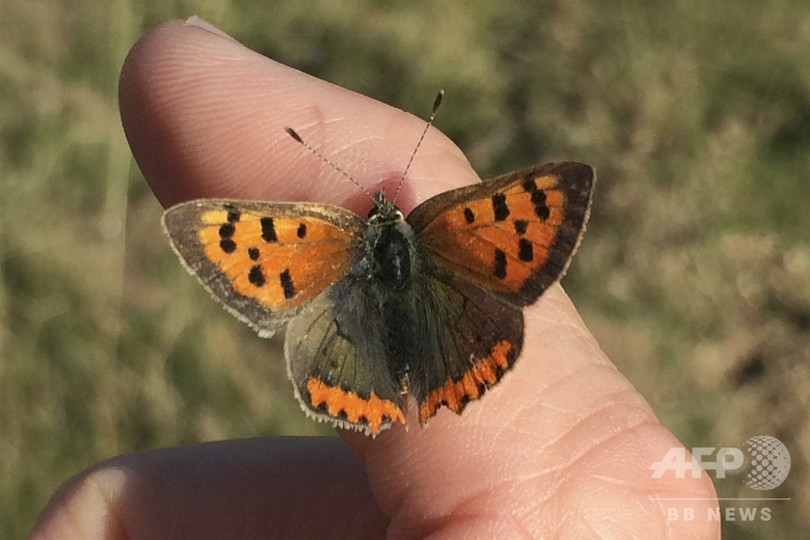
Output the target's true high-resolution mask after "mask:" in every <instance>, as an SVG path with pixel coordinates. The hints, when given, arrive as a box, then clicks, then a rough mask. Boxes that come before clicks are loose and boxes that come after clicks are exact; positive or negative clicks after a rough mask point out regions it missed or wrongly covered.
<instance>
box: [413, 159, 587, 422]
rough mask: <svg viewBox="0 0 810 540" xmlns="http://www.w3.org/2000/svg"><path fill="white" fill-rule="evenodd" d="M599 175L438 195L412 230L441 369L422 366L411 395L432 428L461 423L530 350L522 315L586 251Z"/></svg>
mask: <svg viewBox="0 0 810 540" xmlns="http://www.w3.org/2000/svg"><path fill="white" fill-rule="evenodd" d="M593 181H594V173H593V169H592V168H591V167H589V166H588V165H583V164H579V163H560V164H548V165H543V166H538V167H534V168H531V169H528V170H526V171H521V172H516V173H512V174H508V175H504V176H501V177H499V178H496V179H493V180H489V181H486V182H484V183H482V184H478V185H474V186H469V187H465V188H461V189H457V190H453V191H449V192H447V193H443V194H441V195H438V196H436V197H434V198H432V199H430V200H428V201H426V202H425V203H423V204H421V205H420V206H418V207H417V208H416V209H415V210H414V211H413V212H412V213H411V214H410V215H409V216H408V220H407V221H408V223H409V224H410V225H411V226H412V227H413V229H414V231H415V232H416V235H417V237H418V238H419V247H420V249H421V250H422V252H423V257H424V259H425V260H428V261H432V262H434V263H435V264H436V266H435V267H434V268H433V269H431V271H430V272H429V273H428V278H427V279H428V280H429V282H428V284H427V285H425V286H424V289H426V291H428V292H427V293H423V294H422V296H424V297H426V298H439V299H440V300H438V301H435V302H432V303H429V304H428V305H427V306H424V307H423V308H422V310H423V312H425V313H428V314H429V315H428V317H426V319H427V320H439V321H445V322H444V323H443V324H442V325H440V326H439V327H437V328H435V329H433V328H428V329H427V330H426V331H425V332H426V334H427V335H431V333H433V334H436V336H435V337H432V338H431V339H430V341H433V342H435V344H436V345H435V350H436V352H435V353H434V358H436V360H435V361H430V362H419V361H417V362H415V364H416V365H414V366H412V373H411V377H410V389H411V393H412V394H413V395H414V398H415V399H416V401H417V403H418V404H419V418H420V421H422V422H425V421H426V420H428V419H429V418H430V417H431V416H433V415H434V414H436V411H437V410H438V408H439V407H441V406H447V407H448V408H449V409H451V410H453V411H454V412H456V413H461V411H462V410H463V409H464V407H465V406H466V404H467V403H468V402H469V401H471V400H474V399H477V398H479V397H481V395H482V394H483V393H484V392H485V391H486V389H488V388H490V387H491V386H493V385H494V384H496V383H497V382H498V381H499V380H500V379H501V377H502V376H503V374H504V373H505V372H506V371H508V370H509V369H510V368H511V367H512V365H513V363H514V362H515V360H516V359H517V358H518V356H519V354H520V351H521V349H522V347H523V313H522V310H521V308H522V306H525V305H528V304H531V303H532V302H534V301H535V300H536V299H537V298H538V297H539V296H540V295H541V294H542V293H543V292H544V291H545V290H546V288H548V286H549V285H551V284H552V283H554V282H555V281H556V280H558V279H559V278H560V277H561V276H562V274H563V273H564V272H565V269H566V268H567V267H568V263H569V261H570V259H571V256H572V255H573V253H574V251H575V250H576V248H577V246H578V245H579V241H580V238H581V236H582V233H583V231H584V228H585V223H586V221H587V218H588V211H589V209H590V201H591V191H592V188H593Z"/></svg>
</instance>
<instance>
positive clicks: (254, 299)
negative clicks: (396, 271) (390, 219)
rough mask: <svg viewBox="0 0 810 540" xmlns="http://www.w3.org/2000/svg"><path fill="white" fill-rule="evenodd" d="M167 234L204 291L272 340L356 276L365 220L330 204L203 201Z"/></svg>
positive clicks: (176, 212)
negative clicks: (342, 279)
mask: <svg viewBox="0 0 810 540" xmlns="http://www.w3.org/2000/svg"><path fill="white" fill-rule="evenodd" d="M163 228H164V230H165V231H166V233H167V234H168V235H169V237H170V238H171V241H172V245H173V247H174V249H175V251H176V252H177V254H178V255H179V256H180V258H181V260H182V261H183V263H184V264H185V266H186V267H187V268H188V269H189V271H190V272H191V273H192V274H194V275H196V276H197V277H198V278H199V280H200V282H201V283H202V284H203V286H204V287H205V288H206V289H208V291H209V292H211V294H213V295H214V296H215V297H216V298H218V299H219V300H220V301H221V302H222V303H223V304H224V305H225V306H226V308H227V309H228V311H230V312H231V313H233V314H234V315H235V316H236V317H237V318H239V319H240V320H242V321H244V322H246V323H248V324H249V325H251V326H252V327H253V328H254V329H256V330H257V331H258V332H259V333H260V334H261V335H263V336H265V337H269V336H270V335H272V334H273V333H274V332H275V330H276V329H277V328H278V327H279V326H281V325H282V324H284V323H285V322H286V321H288V320H289V319H290V318H292V317H293V316H294V315H295V314H296V313H298V311H300V309H301V308H302V306H304V305H305V304H306V303H307V302H308V301H310V300H312V299H313V298H315V297H316V296H317V295H318V294H320V293H321V292H322V291H323V290H324V289H326V288H327V287H328V286H329V285H331V284H332V283H333V282H334V281H336V280H337V279H339V278H340V277H341V276H342V275H344V274H345V273H346V272H348V271H349V269H350V268H351V266H352V264H353V263H354V262H355V260H356V258H357V257H358V256H359V255H358V252H357V250H358V249H359V242H360V240H361V238H362V231H363V230H364V229H365V221H364V220H363V219H361V218H360V217H358V216H357V215H355V214H354V213H352V212H350V211H349V210H346V209H344V208H339V207H335V206H329V205H324V204H316V203H283V202H278V203H266V202H255V201H232V200H224V199H203V200H196V201H189V202H185V203H181V204H178V205H176V206H173V207H172V208H170V209H169V210H167V211H166V213H165V214H164V216H163Z"/></svg>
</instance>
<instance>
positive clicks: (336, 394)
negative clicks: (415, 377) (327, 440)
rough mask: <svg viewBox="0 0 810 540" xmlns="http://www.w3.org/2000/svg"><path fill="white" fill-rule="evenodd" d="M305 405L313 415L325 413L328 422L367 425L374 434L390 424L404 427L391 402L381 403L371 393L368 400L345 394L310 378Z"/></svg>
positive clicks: (375, 395) (399, 413)
mask: <svg viewBox="0 0 810 540" xmlns="http://www.w3.org/2000/svg"><path fill="white" fill-rule="evenodd" d="M307 392H309V405H310V407H311V408H312V410H313V411H316V412H317V411H319V410H321V409H325V411H324V413H325V414H328V415H329V416H330V417H332V418H338V419H340V418H345V420H346V422H350V423H352V424H364V425H367V426H368V428H369V430H370V431H371V432H372V433H374V434H376V433H378V432H379V430H380V427H382V426H383V425H386V424H390V423H392V422H402V423H403V424H404V423H405V415H404V414H403V412H402V409H400V408H399V407H398V406H397V405H396V404H395V403H394V402H392V401H389V400H387V399H381V398H380V397H378V396H377V394H375V393H374V390H372V391H371V393H370V395H369V397H368V399H366V398H363V397H361V396H360V395H358V394H357V393H355V392H351V391H345V390H343V389H341V388H340V387H337V386H329V385H328V384H326V383H324V382H323V381H321V380H319V379H317V378H315V377H310V378H309V380H308V381H307Z"/></svg>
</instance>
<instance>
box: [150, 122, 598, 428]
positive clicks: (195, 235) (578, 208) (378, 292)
mask: <svg viewBox="0 0 810 540" xmlns="http://www.w3.org/2000/svg"><path fill="white" fill-rule="evenodd" d="M288 132H291V133H290V134H291V135H293V137H294V138H295V139H296V140H298V141H299V142H302V141H301V140H300V137H298V135H297V134H296V133H295V132H292V130H288ZM594 178H595V174H594V170H593V169H592V168H591V167H590V166H588V165H585V164H582V163H575V162H563V163H550V164H546V165H540V166H535V167H532V168H529V169H527V170H523V171H519V172H514V173H511V174H506V175H503V176H500V177H498V178H495V179H491V180H487V181H484V182H482V183H480V184H476V185H472V186H467V187H462V188H458V189H454V190H451V191H448V192H445V193H442V194H439V195H437V196H435V197H433V198H431V199H429V200H427V201H425V202H423V203H422V204H420V205H419V206H417V207H416V208H415V209H414V210H413V211H412V212H411V213H410V214H409V215H408V216H407V218H406V217H404V216H403V213H402V212H401V211H400V210H399V208H397V206H396V205H395V203H394V202H392V201H389V200H388V198H387V197H386V195H385V193H384V192H382V191H380V192H377V193H376V194H375V195H373V197H372V198H373V207H372V209H371V211H370V212H369V215H368V217H367V218H366V219H363V218H361V217H360V216H358V215H357V214H355V213H353V212H351V211H349V210H347V209H345V208H341V207H337V206H332V205H327V204H320V203H313V202H260V201H242V200H228V199H200V200H194V201H189V202H184V203H181V204H178V205H176V206H173V207H172V208H170V209H168V210H167V211H166V212H165V214H164V216H163V227H164V230H165V231H166V233H167V234H168V235H169V237H170V239H171V242H172V245H173V247H174V250H175V251H176V252H177V254H178V255H179V257H180V259H181V261H182V262H183V263H184V265H185V266H186V267H187V268H188V270H189V271H190V272H191V273H192V274H194V275H196V276H197V278H199V280H200V282H201V283H202V285H203V286H204V287H205V288H206V289H207V290H208V291H209V292H210V293H211V294H212V295H213V296H214V297H216V298H217V299H218V300H219V301H221V302H222V303H223V304H224V305H225V307H226V309H227V310H228V311H230V312H231V313H232V314H233V315H235V316H236V317H237V318H239V319H240V320H242V321H244V322H246V323H247V324H249V325H250V326H251V327H253V328H254V329H255V330H256V331H258V333H259V334H260V335H261V336H263V337H269V336H271V335H273V334H274V333H275V332H276V331H277V330H279V329H280V328H281V327H283V326H284V325H287V333H286V338H285V344H284V355H285V358H286V362H287V372H288V375H289V378H290V380H291V381H292V383H293V386H294V390H295V395H296V397H297V399H298V400H299V401H300V403H301V405H302V408H303V409H304V411H305V412H307V413H308V414H309V415H311V416H313V417H314V418H315V419H317V420H322V421H329V422H331V423H332V424H333V425H335V426H337V427H342V428H352V429H356V430H359V431H363V432H365V433H367V434H370V435H376V434H378V433H379V432H380V431H382V430H383V429H386V428H388V427H390V426H391V425H393V424H394V423H397V422H401V423H405V407H406V405H405V404H406V398H405V396H406V395H409V396H410V398H412V399H413V400H414V402H415V404H416V408H417V411H418V418H419V422H420V424H422V425H424V424H426V423H427V422H428V420H429V419H430V418H431V417H433V416H434V415H435V414H436V413H437V411H438V410H439V408H440V407H443V406H444V407H447V408H449V409H450V410H452V411H454V412H456V413H458V414H460V413H461V412H462V411H463V410H464V408H465V407H466V406H467V404H468V403H469V402H470V401H473V400H476V399H478V398H480V397H481V396H482V395H483V394H484V393H485V391H486V390H487V389H489V388H491V387H492V386H493V385H495V384H496V383H497V382H498V381H499V380H500V379H501V378H502V377H503V375H504V374H505V373H506V372H507V371H509V369H511V368H512V366H513V365H514V364H515V361H516V360H517V358H518V356H519V355H520V352H521V348H522V346H523V331H524V325H523V311H522V308H523V307H524V306H527V305H529V304H532V303H533V302H535V301H536V300H537V299H538V298H539V297H540V296H541V295H542V294H543V292H544V291H545V290H546V289H547V288H548V287H549V286H550V285H551V284H553V283H554V282H556V281H557V280H558V279H560V277H561V276H562V275H563V274H564V273H565V271H566V269H567V267H568V265H569V263H570V260H571V257H572V255H573V254H574V252H575V251H576V249H577V246H578V245H579V243H580V240H581V238H582V234H583V232H584V229H585V224H586V222H587V219H588V214H589V209H590V204H591V193H592V188H593V183H594Z"/></svg>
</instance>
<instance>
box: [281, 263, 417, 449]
mask: <svg viewBox="0 0 810 540" xmlns="http://www.w3.org/2000/svg"><path fill="white" fill-rule="evenodd" d="M373 286H374V285H373V284H372V283H370V282H369V281H368V280H366V279H365V277H364V276H356V275H354V274H352V273H349V274H347V275H345V276H344V277H343V278H341V279H339V280H338V281H337V282H335V283H334V284H333V285H332V286H330V287H329V288H328V289H327V290H326V291H324V292H323V293H322V294H321V295H319V296H317V297H316V298H315V299H313V300H312V302H310V303H309V304H307V305H306V306H304V308H303V309H302V310H301V312H300V313H299V314H298V316H296V317H295V318H294V319H293V320H292V321H290V325H289V327H288V328H287V339H286V341H285V343H284V348H285V356H286V357H287V369H288V371H289V375H290V379H291V380H292V381H293V383H294V384H295V387H296V396H297V397H298V399H299V401H300V402H301V404H302V405H303V406H304V411H305V412H307V413H309V414H311V415H312V416H314V417H316V418H317V419H319V420H327V421H330V422H332V423H333V424H335V425H337V426H339V427H343V428H351V429H360V430H365V431H366V432H367V433H371V434H376V433H378V432H379V431H380V430H382V429H385V428H388V427H390V425H391V424H392V423H393V422H403V423H404V422H405V416H404V413H403V399H402V391H403V387H402V384H401V381H397V380H395V374H394V370H392V369H391V368H390V366H389V364H388V362H387V361H386V360H387V359H389V357H390V348H389V347H388V342H387V335H388V328H386V324H385V322H384V320H385V319H384V317H383V315H382V313H381V306H380V303H379V302H378V301H377V299H376V298H375V296H374V295H373V293H372V292H371V288H372V287H373Z"/></svg>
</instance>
